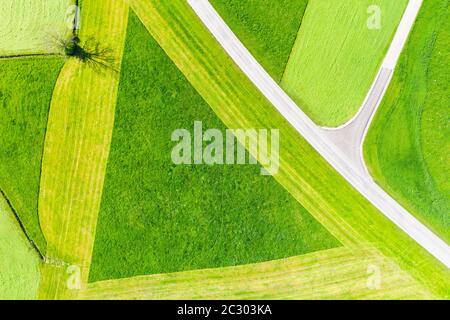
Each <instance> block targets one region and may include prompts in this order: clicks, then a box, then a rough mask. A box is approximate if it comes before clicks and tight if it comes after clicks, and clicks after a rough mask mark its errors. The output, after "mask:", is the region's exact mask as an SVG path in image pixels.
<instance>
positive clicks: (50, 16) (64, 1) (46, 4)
mask: <svg viewBox="0 0 450 320" xmlns="http://www.w3.org/2000/svg"><path fill="white" fill-rule="evenodd" d="M73 2H74V1H72V0H2V1H1V2H0V56H12V55H23V54H41V53H52V52H56V50H57V48H56V47H55V45H54V41H53V38H54V37H56V36H65V35H67V34H68V32H69V33H70V32H71V29H70V15H68V13H67V12H68V11H67V10H68V8H69V6H70V5H71V4H72V3H73Z"/></svg>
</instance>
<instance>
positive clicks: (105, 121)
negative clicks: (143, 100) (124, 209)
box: [39, 0, 128, 295]
mask: <svg viewBox="0 0 450 320" xmlns="http://www.w3.org/2000/svg"><path fill="white" fill-rule="evenodd" d="M82 18H83V21H84V23H83V28H82V29H81V33H80V38H81V39H82V40H83V39H88V38H90V37H93V38H95V39H96V41H98V42H99V43H100V46H101V47H102V48H109V49H111V50H112V54H113V56H114V58H115V62H116V63H117V64H119V63H120V61H121V57H122V53H123V47H124V41H125V33H126V26H127V20H128V4H127V2H126V1H107V0H104V1H98V0H84V1H83V12H82ZM118 82H119V72H117V71H114V70H112V69H107V68H103V69H101V70H97V69H93V68H92V67H90V66H88V65H86V64H83V63H81V62H79V61H78V60H76V59H70V60H69V61H68V62H67V63H66V65H65V66H64V68H63V70H62V72H61V75H60V77H59V79H58V82H57V84H56V88H55V91H54V95H53V99H52V104H51V108H50V115H49V123H48V129H47V135H46V141H45V150H44V158H43V166H42V178H41V186H40V188H41V189H40V197H39V217H40V223H41V226H42V229H43V233H44V236H45V238H46V240H47V254H46V255H47V257H48V262H49V263H52V264H55V265H65V266H66V265H72V264H73V265H78V266H80V267H81V268H82V280H83V282H86V281H87V277H88V270H89V265H90V261H91V256H92V248H93V243H94V237H95V228H96V222H97V215H98V210H99V206H100V200H101V194H102V188H103V179H104V174H105V171H106V162H107V158H108V153H109V144H110V141H111V135H112V128H113V123H114V112H115V105H116V96H117V89H118ZM51 278H53V277H49V278H48V279H51ZM44 287H54V286H52V285H49V284H46V285H45V286H44ZM43 291H44V292H43V294H44V295H45V294H46V292H45V290H43ZM51 294H52V293H51V292H50V295H51Z"/></svg>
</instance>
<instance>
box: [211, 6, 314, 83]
mask: <svg viewBox="0 0 450 320" xmlns="http://www.w3.org/2000/svg"><path fill="white" fill-rule="evenodd" d="M210 2H211V4H212V5H213V6H214V8H215V9H216V10H217V12H219V14H220V15H221V17H222V18H223V19H224V20H225V22H226V23H227V24H228V25H229V26H230V28H231V29H232V30H233V32H234V33H235V34H236V36H237V37H238V38H239V40H241V41H242V43H243V44H244V45H245V46H246V47H247V49H249V50H250V52H251V53H252V54H253V55H254V56H255V58H256V60H258V61H259V63H261V65H262V66H263V67H264V68H265V69H266V71H267V72H268V73H269V74H270V75H271V76H272V77H273V78H274V79H275V80H276V81H280V80H281V77H282V75H283V72H284V69H285V68H286V64H287V61H288V59H289V54H290V53H291V50H292V47H293V45H294V43H295V39H296V37H297V34H298V30H299V28H300V25H301V23H302V18H303V14H304V12H305V9H306V6H307V4H308V0H277V1H273V0H246V1H242V0H211V1H210Z"/></svg>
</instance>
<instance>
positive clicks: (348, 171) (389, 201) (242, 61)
mask: <svg viewBox="0 0 450 320" xmlns="http://www.w3.org/2000/svg"><path fill="white" fill-rule="evenodd" d="M187 1H188V3H189V5H190V6H191V7H192V9H193V10H194V11H195V13H196V14H197V16H198V17H199V18H200V20H201V21H202V22H203V23H204V24H205V26H206V27H207V28H208V30H209V31H210V32H211V33H212V35H213V36H214V37H215V38H216V40H217V41H218V42H219V43H220V45H221V46H222V47H223V48H224V50H225V51H226V52H227V53H228V55H229V56H230V57H231V58H232V59H233V60H234V62H235V63H236V64H237V65H238V66H239V68H240V69H241V70H242V71H243V72H244V73H245V74H246V75H247V77H248V78H249V79H250V80H251V81H252V82H253V84H254V85H255V86H256V87H257V88H258V89H259V90H260V91H261V93H262V94H263V95H264V96H265V97H266V98H267V99H268V100H269V101H270V102H271V103H272V104H273V106H274V107H275V108H276V109H277V110H278V111H279V112H280V114H281V115H282V116H283V117H284V118H285V119H286V120H287V121H288V122H289V123H290V124H291V125H292V126H293V127H294V128H295V129H296V130H297V131H298V132H299V133H300V134H301V135H302V136H303V137H304V138H305V139H306V140H307V141H308V142H309V143H310V144H311V145H312V146H313V147H314V149H315V150H317V152H319V153H320V154H321V155H322V157H324V158H325V159H326V160H327V161H328V162H329V163H330V164H331V165H332V166H333V167H334V168H335V170H336V171H338V172H339V173H340V174H341V175H342V176H343V177H344V178H345V179H346V180H347V181H348V182H349V183H350V184H351V185H352V186H353V187H354V188H355V189H357V190H358V191H359V192H360V193H361V194H362V195H363V196H364V197H365V198H366V199H368V200H369V201H370V202H371V203H372V204H373V205H374V206H375V207H377V208H378V209H379V210H380V211H381V212H382V213H383V214H384V215H385V216H386V217H387V218H388V219H390V220H391V221H392V222H393V223H395V224H396V225H397V226H398V227H399V228H400V229H401V230H403V231H404V232H406V233H407V234H408V235H409V236H410V237H411V238H413V239H414V240H415V241H416V242H417V243H418V244H420V245H421V246H422V247H423V248H425V249H426V250H427V251H428V252H429V253H430V254H432V255H433V256H434V257H435V258H436V259H438V260H439V261H441V262H442V263H443V264H444V265H445V266H446V267H447V268H450V247H449V246H448V245H447V244H446V243H445V242H444V241H443V240H442V239H440V238H439V237H438V236H437V235H436V234H434V233H433V232H432V231H430V230H429V229H428V228H427V227H425V226H424V225H423V224H422V223H421V222H420V221H418V220H417V219H416V218H415V217H414V216H412V215H411V214H410V213H409V212H408V211H406V210H405V209H404V208H403V207H402V206H400V205H399V204H398V203H397V202H396V201H395V200H394V199H393V198H392V197H390V196H389V195H388V194H387V193H386V192H385V191H384V190H383V189H381V188H380V187H379V186H378V185H377V184H376V183H375V182H374V181H373V180H372V179H368V178H367V177H366V176H364V175H362V174H361V173H360V172H359V170H357V169H355V167H354V164H353V162H352V161H350V160H349V158H348V157H347V156H346V155H345V153H344V152H342V151H341V150H340V149H339V148H338V147H337V146H336V145H335V144H334V143H333V142H332V141H330V140H329V138H328V137H327V136H326V135H324V133H323V131H322V129H321V128H319V127H318V126H316V125H315V124H314V123H313V122H312V120H311V119H310V118H309V117H308V116H307V115H306V114H305V113H303V111H301V109H300V108H299V107H298V106H297V105H296V104H295V102H294V101H292V99H291V98H290V97H289V96H288V95H287V94H286V93H285V92H284V91H283V90H282V89H281V88H280V87H279V85H278V84H277V83H276V82H275V81H274V80H273V79H272V78H271V77H270V75H269V74H268V73H267V72H266V71H265V70H264V69H263V67H262V66H261V65H260V64H259V63H258V62H257V61H256V59H255V58H254V57H253V56H252V55H251V53H250V52H249V51H248V50H247V49H246V48H245V46H244V45H243V44H242V43H241V42H240V41H239V39H238V38H237V37H236V36H235V35H234V33H233V32H232V31H231V29H230V28H229V27H228V25H227V24H226V23H225V22H224V21H223V19H222V18H221V17H220V15H219V14H218V13H217V12H216V11H215V9H214V8H213V7H212V5H211V4H210V3H209V2H208V1H207V0H187ZM417 1H418V0H410V4H409V5H408V6H410V5H411V3H416V2H417ZM407 12H408V11H407ZM409 12H411V11H409ZM404 19H411V17H406V18H405V17H403V19H402V21H404ZM414 19H415V16H414V17H413V20H414ZM400 29H401V28H399V30H400ZM403 30H404V31H403V33H404V32H406V34H404V35H403V37H404V38H405V39H406V38H407V37H408V33H409V29H408V28H403ZM401 47H403V46H401ZM400 50H401V49H400ZM389 62H390V63H396V60H395V61H389ZM392 68H393V66H392Z"/></svg>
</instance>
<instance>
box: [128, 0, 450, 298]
mask: <svg viewBox="0 0 450 320" xmlns="http://www.w3.org/2000/svg"><path fill="white" fill-rule="evenodd" d="M132 7H133V9H134V10H135V12H136V13H137V15H138V16H139V18H140V19H141V20H142V22H143V23H144V25H145V26H146V27H147V28H148V30H149V31H150V33H151V34H152V35H153V37H154V38H155V39H156V40H157V41H158V43H159V44H160V45H161V46H162V48H163V49H164V50H165V52H166V53H167V54H168V55H169V57H170V58H171V59H172V61H174V63H175V64H176V65H177V66H178V68H179V69H180V70H181V71H182V72H183V74H184V75H185V76H186V78H187V79H188V80H189V81H190V82H191V84H192V85H193V86H194V88H196V89H197V91H198V92H199V93H200V94H201V95H202V97H203V98H204V99H205V101H206V102H208V104H209V105H210V107H211V108H212V109H213V110H214V112H215V113H216V114H217V115H218V116H219V118H220V119H221V120H222V121H223V122H224V123H225V125H227V126H228V127H231V128H260V127H266V128H279V129H280V135H281V138H280V139H281V140H282V141H284V142H283V143H282V149H281V150H280V155H281V163H280V171H279V172H278V174H276V175H275V179H277V181H278V182H279V183H280V184H281V185H283V186H284V187H285V188H286V189H287V190H288V191H289V192H290V193H291V194H292V195H293V196H294V197H295V198H296V199H297V200H298V201H299V202H300V203H301V204H302V205H303V206H304V207H305V208H306V209H307V210H308V211H309V212H310V213H311V214H312V215H313V216H314V217H315V218H316V219H317V220H318V221H319V222H321V223H322V224H323V225H324V226H325V227H326V228H327V229H328V230H329V231H330V233H332V234H333V235H334V236H335V237H336V238H337V239H338V240H339V241H340V242H341V243H343V244H345V245H352V244H361V243H370V244H371V245H373V246H374V247H375V248H376V249H378V250H379V251H380V252H381V253H382V254H384V255H386V256H387V257H388V258H391V259H393V261H395V262H396V263H398V264H399V265H400V267H401V268H403V269H404V270H406V271H408V272H410V274H412V275H413V276H414V277H416V278H417V279H418V280H420V282H421V283H422V284H423V285H426V286H428V287H429V288H430V289H431V290H433V292H435V293H436V294H438V295H440V296H442V297H448V296H450V292H449V291H450V290H449V287H450V286H449V283H450V273H449V270H448V269H447V268H446V267H445V266H444V265H441V264H440V263H439V262H438V261H437V260H435V259H434V258H433V257H432V256H431V255H430V254H429V253H428V252H426V251H425V250H424V249H423V248H421V247H420V246H419V245H418V244H417V243H415V242H414V241H413V240H412V239H411V238H409V236H407V235H406V234H405V233H403V232H402V231H400V230H399V229H398V228H397V227H396V226H395V225H394V224H393V223H391V222H390V221H388V220H387V218H385V217H384V216H383V215H382V214H381V213H380V212H379V211H378V210H376V209H375V208H374V207H372V206H371V205H370V204H369V203H368V202H367V200H365V199H364V198H362V196H361V195H360V194H359V193H358V192H357V191H356V190H354V189H353V188H352V187H351V186H350V185H349V184H348V183H347V182H345V181H344V180H343V178H342V177H341V176H340V175H339V174H338V173H336V172H335V171H334V170H333V169H332V168H331V167H330V166H329V165H328V164H327V163H326V162H325V160H323V159H322V158H321V157H320V156H319V155H318V154H317V153H316V152H315V151H314V150H313V149H312V148H311V146H310V145H309V144H308V143H307V142H306V141H305V140H304V139H302V138H301V137H300V136H299V135H298V133H297V132H296V131H295V130H294V129H293V128H292V127H290V126H289V125H288V123H287V122H286V121H285V120H284V119H283V118H281V116H280V115H279V114H278V112H277V111H276V109H275V108H274V107H272V106H271V105H270V104H269V103H268V102H267V100H266V99H265V98H264V97H263V96H262V95H261V93H260V92H258V91H257V89H256V88H255V87H254V86H253V85H252V84H251V83H250V81H249V80H248V79H247V78H246V77H245V76H244V75H243V74H242V73H241V72H240V70H239V69H238V67H237V66H236V65H235V64H234V63H233V61H231V59H230V58H229V57H228V56H227V55H226V53H225V52H224V51H223V49H222V48H221V47H220V45H219V44H218V43H217V42H216V41H215V39H214V38H213V37H212V36H211V34H210V33H209V32H208V31H207V30H206V29H205V27H204V26H203V24H202V23H201V21H199V19H198V18H197V17H196V15H195V13H194V12H193V11H192V10H191V9H190V7H189V5H188V4H187V3H185V2H184V1H180V2H175V3H174V2H170V3H169V2H167V3H166V2H160V1H144V0H136V1H134V2H133V4H132ZM219 61H220V62H219ZM254 156H255V155H254ZM418 262H420V263H418Z"/></svg>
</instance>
